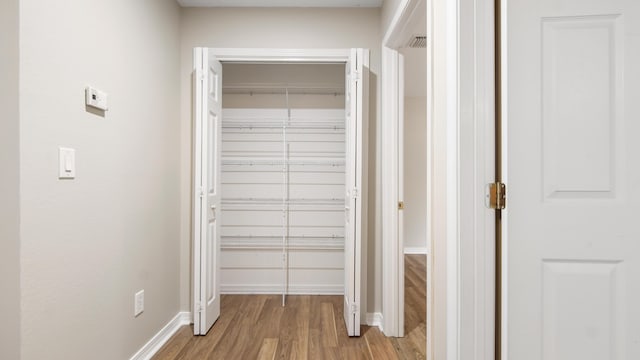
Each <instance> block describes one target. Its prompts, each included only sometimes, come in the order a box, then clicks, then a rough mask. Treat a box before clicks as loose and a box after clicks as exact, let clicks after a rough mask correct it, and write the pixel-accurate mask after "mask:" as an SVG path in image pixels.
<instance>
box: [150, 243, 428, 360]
mask: <svg viewBox="0 0 640 360" xmlns="http://www.w3.org/2000/svg"><path fill="white" fill-rule="evenodd" d="M425 275H426V256H424V255H406V256H405V337H404V338H387V337H385V336H384V334H382V333H381V332H380V330H379V329H378V328H377V327H368V326H363V327H362V328H361V336H360V337H353V338H350V337H348V336H347V335H346V334H347V330H346V328H345V325H344V320H343V317H342V297H341V296H288V297H287V305H286V306H285V307H282V306H281V297H280V296H278V295H223V296H222V298H221V315H220V318H219V319H218V321H217V322H216V323H215V324H214V326H213V328H211V330H210V331H209V333H208V334H207V335H206V336H193V335H192V334H193V329H192V327H191V326H184V327H182V328H181V329H180V330H179V331H178V332H177V333H176V334H175V335H174V336H173V337H172V338H171V339H170V340H169V341H168V342H167V344H165V346H164V347H163V348H162V349H160V351H159V352H158V353H157V354H156V356H155V357H154V358H153V359H154V360H177V359H186V360H190V359H270V360H271V359H382V360H387V359H389V360H391V359H424V358H425V355H424V354H425V352H426V338H425V318H426V296H425V290H426V287H425V284H426V281H425Z"/></svg>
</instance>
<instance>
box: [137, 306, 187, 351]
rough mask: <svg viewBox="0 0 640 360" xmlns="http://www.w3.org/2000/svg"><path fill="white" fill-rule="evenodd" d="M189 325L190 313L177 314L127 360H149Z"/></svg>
mask: <svg viewBox="0 0 640 360" xmlns="http://www.w3.org/2000/svg"><path fill="white" fill-rule="evenodd" d="M190 323H191V313H190V312H188V311H183V312H179V313H178V314H177V315H176V316H175V317H174V318H173V319H171V320H170V321H169V322H168V323H167V325H165V326H164V327H163V328H162V329H161V330H160V331H158V333H157V334H155V335H154V336H153V337H152V338H151V340H149V342H147V343H146V344H145V345H144V346H143V347H142V348H141V349H140V350H138V352H137V353H135V355H133V356H132V357H131V358H130V359H129V360H149V359H151V357H153V355H155V354H156V353H157V352H158V350H160V348H161V347H162V345H164V344H165V343H166V342H167V341H168V340H169V339H170V338H171V337H172V336H173V334H175V333H176V331H178V329H180V328H181V327H182V326H184V325H189V324H190Z"/></svg>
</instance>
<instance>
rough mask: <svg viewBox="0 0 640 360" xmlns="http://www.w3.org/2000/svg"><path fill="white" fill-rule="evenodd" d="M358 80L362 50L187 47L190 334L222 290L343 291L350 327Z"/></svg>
mask: <svg viewBox="0 0 640 360" xmlns="http://www.w3.org/2000/svg"><path fill="white" fill-rule="evenodd" d="M367 88H368V51H367V50H365V49H350V50H349V49H347V50H264V49H262V50H255V49H208V48H196V49H195V51H194V160H195V161H194V200H193V201H194V225H193V226H194V258H193V259H194V261H193V265H194V268H193V274H194V276H193V278H194V282H193V284H194V333H195V334H196V335H204V334H206V333H207V332H208V330H209V329H210V328H211V327H212V326H213V323H214V322H215V321H216V320H217V319H218V317H219V316H220V294H221V293H229V294H240V293H242V294H267V293H268V294H280V295H281V296H282V306H285V305H286V297H287V295H290V294H343V295H344V304H343V314H344V321H345V325H346V329H347V332H348V335H349V336H359V335H360V322H361V321H360V318H361V316H360V314H361V312H362V310H361V305H360V304H361V303H363V301H362V300H361V294H362V293H364V291H363V284H366V271H365V269H366V268H365V266H366V263H365V264H363V261H362V253H366V243H364V242H363V239H366V213H367V212H366V210H367V208H366V204H367V201H366V197H364V196H362V195H363V194H366V193H367V183H366V176H364V174H366V161H365V159H366V153H367V142H366V136H367V135H366V134H367V130H366V129H367V108H368V106H367V96H368V93H367ZM222 253H224V256H221V255H222Z"/></svg>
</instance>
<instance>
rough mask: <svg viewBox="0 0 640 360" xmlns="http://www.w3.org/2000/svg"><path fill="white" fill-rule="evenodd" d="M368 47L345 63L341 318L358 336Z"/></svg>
mask: <svg viewBox="0 0 640 360" xmlns="http://www.w3.org/2000/svg"><path fill="white" fill-rule="evenodd" d="M368 69H369V51H368V50H365V49H352V50H351V56H350V60H349V62H348V63H347V65H346V85H345V94H346V96H345V106H346V126H345V128H346V130H345V136H346V181H345V187H346V192H345V193H346V198H345V236H344V256H345V261H344V275H345V281H344V320H345V323H346V326H347V332H348V334H349V336H360V316H361V313H360V309H361V301H360V299H361V296H360V295H361V294H360V293H361V276H362V273H361V269H362V241H364V240H365V239H364V237H363V231H366V226H365V224H366V213H365V212H366V206H365V205H363V199H364V198H365V195H366V193H365V191H366V163H365V161H366V151H367V142H366V136H367V133H368V124H367V121H368V111H367V110H368V99H367V95H368V92H367V87H368V78H369V75H368Z"/></svg>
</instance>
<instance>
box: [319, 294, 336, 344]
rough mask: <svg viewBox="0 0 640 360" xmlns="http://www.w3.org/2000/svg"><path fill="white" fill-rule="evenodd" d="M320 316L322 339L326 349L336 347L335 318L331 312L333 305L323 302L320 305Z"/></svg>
mask: <svg viewBox="0 0 640 360" xmlns="http://www.w3.org/2000/svg"><path fill="white" fill-rule="evenodd" d="M320 313H321V314H322V335H323V337H322V339H323V340H324V343H323V345H324V346H326V347H336V346H338V330H337V329H336V318H335V315H334V311H333V304H332V303H329V302H323V303H322V304H320Z"/></svg>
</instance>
